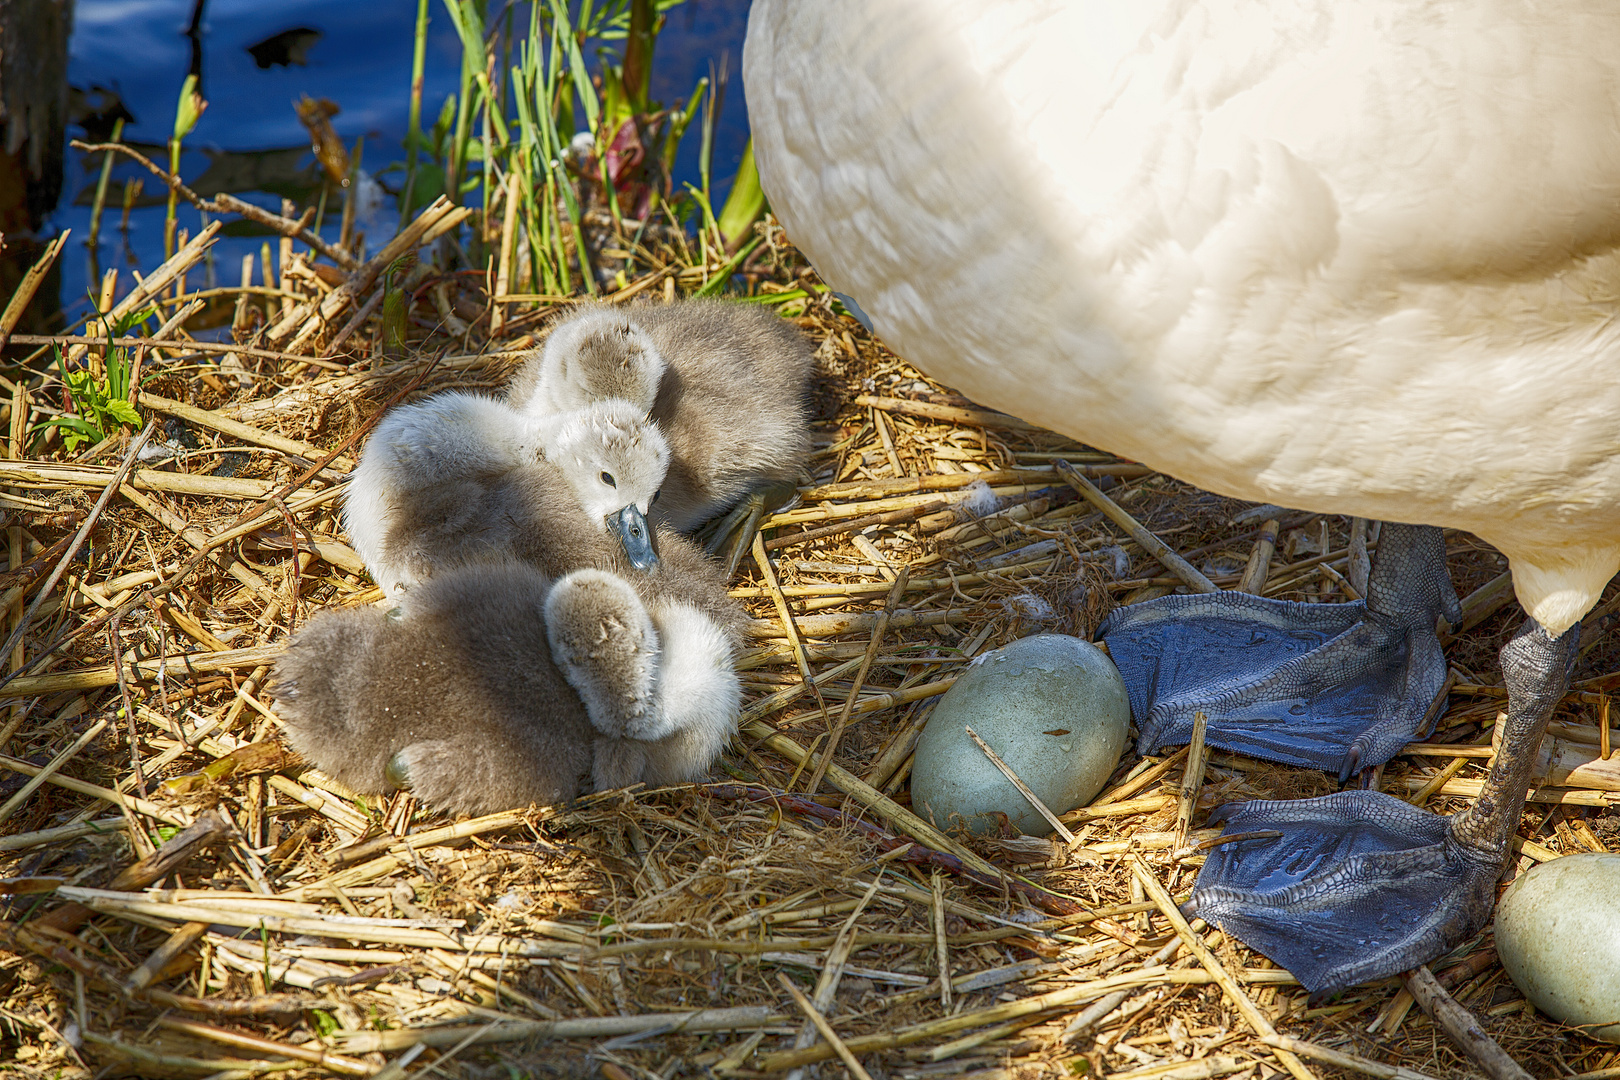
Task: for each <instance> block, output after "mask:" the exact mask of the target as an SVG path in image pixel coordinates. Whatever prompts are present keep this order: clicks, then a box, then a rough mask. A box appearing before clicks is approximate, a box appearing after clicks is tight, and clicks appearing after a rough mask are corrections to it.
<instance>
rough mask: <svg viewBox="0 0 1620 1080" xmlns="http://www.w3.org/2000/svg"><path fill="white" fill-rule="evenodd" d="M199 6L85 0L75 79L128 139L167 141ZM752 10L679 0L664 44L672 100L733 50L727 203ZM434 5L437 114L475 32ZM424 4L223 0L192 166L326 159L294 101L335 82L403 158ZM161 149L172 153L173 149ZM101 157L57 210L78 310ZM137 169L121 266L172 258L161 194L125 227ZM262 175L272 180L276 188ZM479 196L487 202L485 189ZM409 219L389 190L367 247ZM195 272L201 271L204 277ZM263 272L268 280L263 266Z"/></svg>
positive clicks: (265, 198)
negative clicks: (255, 53) (268, 56)
mask: <svg viewBox="0 0 1620 1080" xmlns="http://www.w3.org/2000/svg"><path fill="white" fill-rule="evenodd" d="M191 8H192V4H191V2H190V0H79V2H78V5H77V9H76V13H75V23H74V31H73V38H72V42H71V57H70V63H69V82H70V83H71V85H72V86H74V87H75V88H78V89H80V90H88V89H90V88H91V87H92V86H102V87H107V88H110V89H112V90H115V91H116V92H117V94H118V96H119V98H121V100H122V102H123V104H124V107H125V108H126V109H127V110H128V112H129V113H130V114H132V115H133V117H134V120H133V121H132V122H129V123H127V124H126V126H125V129H124V139H125V141H127V142H135V143H151V144H162V143H163V142H164V141H165V140H166V139H167V138H168V137H169V134H170V132H171V131H172V129H173V125H174V110H175V103H176V101H177V99H178V97H179V93H180V87H181V85H182V84H183V83H184V81H185V78H186V74H187V72H188V70H189V68H190V65H191V59H192V43H191V40H190V39H189V38H188V37H187V36H186V29H187V26H188V24H189V22H190V19H191ZM489 9H490V11H491V13H492V15H491V18H490V23H491V25H494V23H495V19H496V16H495V15H494V13H495V12H498V11H500V10H504V9H503V6H502V5H501V4H500V3H498V2H496V0H492V2H491V3H490V5H489ZM747 14H748V0H688V2H687V3H685V4H683V5H681V6H679V7H676V8H673V9H672V10H670V11H669V12H668V21H667V24H666V27H665V30H664V32H663V34H662V35H661V37H660V38H659V41H658V48H657V53H656V54H655V58H654V68H653V92H652V96H653V98H654V99H655V100H659V101H663V102H665V103H672V102H673V101H675V100H676V99H677V98H679V99H684V98H685V97H686V96H687V95H688V94H690V93H691V91H692V87H693V86H694V85H695V84H696V82H697V80H698V79H699V78H700V77H701V76H703V75H704V74H706V73H707V72H708V71H709V66H710V63H711V62H713V63H715V64H718V63H719V62H720V61H721V58H722V57H724V58H725V59H726V62H727V64H728V66H729V70H730V74H731V79H730V83H729V86H728V88H727V91H726V95H725V101H724V108H723V110H722V113H721V117H720V125H719V130H718V132H717V135H716V144H715V149H714V156H713V184H714V191H715V200H716V203H715V205H716V208H717V209H718V207H719V205H720V203H721V201H722V200H723V199H724V197H725V193H726V192H727V190H729V188H730V184H731V179H732V177H733V176H734V175H735V173H736V169H737V165H738V162H739V160H740V159H741V156H742V151H743V146H744V144H745V143H746V141H747V135H748V133H747V128H748V121H747V111H746V107H745V105H744V101H743V90H742V78H741V73H742V66H741V60H742V40H743V33H744V29H745V26H746V22H747ZM429 17H430V19H431V23H430V28H429V35H428V43H427V58H426V72H425V78H424V83H423V94H422V125H423V127H424V128H429V127H431V126H432V124H433V121H434V119H435V118H436V117H437V116H438V114H439V109H440V107H441V106H442V105H443V103H444V100H445V97H446V96H447V95H449V94H451V93H454V92H455V90H456V86H457V82H458V80H459V78H460V70H461V68H460V65H461V44H460V41H459V39H458V38H457V37H456V33H455V30H454V28H453V27H452V25H451V23H450V19H449V16H448V15H447V14H446V12H445V9H444V6H443V0H432V4H431V6H430V8H429ZM527 19H528V13H527V8H526V7H524V8H522V9H520V10H519V11H517V12H516V14H515V18H514V21H515V25H516V26H517V27H518V28H519V30H520V31H521V28H523V27H524V26H526V25H527ZM415 20H416V3H415V2H414V0H388V2H386V3H362V4H348V5H345V4H334V3H331V2H330V0H321V2H318V0H278V2H276V3H265V2H263V0H210V2H209V3H208V5H207V8H206V10H205V14H204V18H203V21H202V25H201V33H200V35H199V41H200V43H201V58H202V93H203V96H204V97H205V98H206V99H207V101H208V110H207V112H205V113H204V114H203V117H202V119H201V121H200V122H199V123H198V125H197V127H196V129H195V130H194V131H193V132H192V134H191V135H190V136H189V137H188V138H187V139H186V143H185V146H186V153H185V155H184V156H183V158H182V161H181V175H182V177H183V178H184V179H185V180H186V181H187V182H188V183H189V182H192V181H194V180H195V179H196V178H197V177H198V176H200V175H202V174H203V173H204V172H205V171H206V170H208V169H209V167H210V165H215V166H216V173H215V175H219V172H218V171H217V170H218V169H224V170H227V171H229V172H230V173H231V174H232V175H233V176H235V177H237V178H239V179H238V180H237V183H241V184H248V185H254V184H268V185H269V186H271V187H272V188H273V187H275V186H276V184H277V182H278V181H283V180H286V179H287V178H288V176H289V174H293V173H299V172H305V171H307V170H308V168H309V167H310V165H311V163H312V162H313V155H311V154H309V153H308V151H307V147H308V144H309V137H308V134H307V132H306V130H305V128H304V127H303V125H302V124H300V123H299V120H298V117H297V114H296V113H295V112H294V110H293V102H295V101H296V100H298V99H299V97H300V96H302V95H306V94H307V95H309V96H310V97H312V98H321V97H325V98H329V99H331V100H332V101H334V102H336V103H337V104H338V105H339V106H340V107H341V108H342V112H341V113H340V114H339V115H338V116H337V117H336V118H335V119H334V120H333V127H334V128H335V129H336V130H337V132H338V134H339V135H341V136H343V138H344V140H345V142H346V143H347V144H348V145H349V146H351V147H352V146H353V143H354V140H355V139H356V138H357V137H359V136H365V148H364V158H363V162H364V168H365V169H366V171H367V172H368V173H376V172H378V171H379V170H382V169H383V167H384V166H385V165H387V164H388V163H389V162H393V161H400V160H403V157H404V148H403V140H404V138H405V132H406V127H407V122H408V119H409V110H410V80H411V52H412V48H413V44H414V36H415ZM300 26H303V27H310V28H312V29H316V30H319V31H320V32H321V34H322V36H321V38H320V39H319V40H318V41H316V42H315V44H314V45H313V46H312V47H311V48H310V49H309V50H308V53H307V55H306V63H305V64H304V66H287V67H282V66H276V67H271V68H269V69H268V70H265V69H260V68H259V67H258V66H257V65H256V64H255V62H254V58H253V57H252V56H251V55H249V53H248V52H247V46H249V45H252V44H254V43H256V42H259V41H261V40H263V39H265V38H267V37H270V36H271V35H273V34H276V33H278V32H280V31H283V30H287V29H290V28H294V27H300ZM588 58H590V57H588ZM514 62H516V57H515V55H514ZM593 64H594V59H593ZM69 135H70V137H77V138H81V139H83V138H84V137H85V132H84V130H83V129H82V128H80V127H70V128H69ZM699 141H700V131H699V123H698V122H694V123H693V125H692V127H691V128H690V129H689V130H688V132H687V135H686V139H685V141H684V142H683V144H682V147H681V152H680V154H679V156H678V157H677V160H676V175H675V182H676V184H677V186H678V185H679V184H680V183H681V182H682V181H691V182H693V183H696V182H697V179H698V151H699ZM295 147H302V148H305V149H304V151H303V152H302V153H300V154H298V155H296V156H295V155H281V156H279V157H269V156H265V157H242V156H240V155H243V154H245V153H248V152H255V151H269V150H278V149H286V148H295ZM209 152H214V153H215V155H219V153H220V152H226V153H228V154H229V155H230V156H228V157H219V156H215V157H211V156H210V153H209ZM159 163H160V164H163V165H167V161H166V158H165V159H164V160H160V162H159ZM100 168H101V155H99V154H98V155H95V156H94V157H93V158H86V156H85V155H83V154H81V153H80V152H78V151H76V150H70V151H69V155H68V160H67V175H66V178H65V184H64V187H63V197H62V202H61V204H60V205H59V206H58V208H57V210H56V213H55V214H54V215H53V224H54V225H55V226H56V227H57V228H58V229H60V228H71V229H72V230H73V239H72V240H71V241H69V244H68V247H67V249H66V250H65V251H64V252H63V256H62V257H63V263H64V265H63V267H62V302H63V305H64V307H65V308H67V310H68V313H69V317H70V318H73V317H76V316H77V315H79V314H82V313H83V312H84V311H85V309H86V306H87V305H86V302H85V300H84V297H85V291H86V289H87V288H90V287H91V283H92V282H93V281H95V280H97V277H96V276H95V275H94V273H93V271H94V269H95V266H93V264H92V259H91V253H90V251H89V249H88V247H87V246H86V244H85V243H84V241H85V240H86V239H87V238H88V236H89V227H90V206H89V202H90V195H91V194H92V193H93V191H94V188H95V184H96V180H97V177H98V176H99V173H100ZM133 176H146V174H145V173H144V170H141V169H139V167H137V166H133V165H126V164H119V165H117V166H116V167H115V168H114V171H113V184H112V186H111V188H110V189H109V192H108V197H107V205H108V209H107V211H106V212H104V215H103V218H102V225H101V240H100V245H99V251H98V252H97V255H98V256H99V260H98V261H97V263H96V264H95V265H98V266H99V268H100V269H101V270H105V269H106V268H108V267H110V266H119V267H125V268H134V269H138V270H140V271H141V272H143V273H146V272H150V271H151V270H153V269H155V268H156V267H157V266H158V265H159V264H160V263H161V262H162V261H163V221H164V213H165V211H164V207H163V205H161V204H159V205H155V206H147V207H138V208H137V209H135V210H134V211H133V212H132V214H131V215H130V228H129V232H128V234H127V243H126V237H125V235H123V234H121V233H120V231H119V229H118V222H119V217H120V213H121V198H122V190H123V189H122V180H123V179H124V178H125V177H133ZM146 180H147V182H146V188H145V198H146V199H148V200H150V199H152V198H153V196H154V195H161V188H160V185H159V183H158V182H157V180H156V178H155V177H150V176H147V177H146ZM383 181H384V183H385V185H386V186H388V187H390V188H395V189H397V188H398V187H399V186H400V181H399V177H398V174H397V173H396V174H393V175H389V174H385V175H384V176H383ZM229 190H232V191H233V192H235V193H236V194H238V195H243V196H244V197H247V198H249V199H250V200H251V201H254V202H259V203H261V204H262V205H266V206H272V207H274V206H277V205H278V200H277V198H276V197H274V196H270V195H267V194H259V195H253V194H250V192H251V191H253V190H255V189H254V188H252V187H247V188H239V187H238V186H236V184H232V185H231V186H230V187H229ZM257 190H259V191H260V192H262V191H263V188H262V187H260V188H258V189H257ZM467 197H468V199H470V200H472V201H473V202H474V203H475V204H476V200H477V199H478V195H477V194H476V193H471V194H469V195H468V196H467ZM339 210H340V206H339V205H338V204H337V203H336V202H335V200H334V203H333V204H332V205H331V206H330V207H329V210H328V213H327V216H326V219H325V225H324V227H323V229H322V232H323V234H324V235H326V236H327V237H328V238H329V239H331V238H335V237H336V234H337V226H338V215H339ZM179 221H180V227H181V228H187V229H190V230H191V232H192V233H193V234H195V233H196V232H197V231H198V230H199V229H200V227H201V222H200V219H199V215H198V213H197V211H196V210H194V209H192V208H190V207H188V206H186V205H185V204H184V203H183V202H182V204H181V208H180V210H179ZM397 222H398V209H397V205H396V204H395V202H394V201H393V200H392V199H385V200H384V202H383V205H382V207H381V209H380V211H379V213H378V214H377V216H376V218H374V219H373V220H372V221H370V222H367V223H364V224H363V226H362V227H363V228H365V230H366V234H367V239H368V248H369V250H373V251H375V250H376V249H377V247H379V246H380V244H381V242H382V241H384V240H386V238H387V237H388V236H389V235H391V234H392V232H393V230H394V227H395V225H396V224H397ZM262 242H263V238H262V237H229V236H227V237H223V238H222V239H221V240H220V241H219V242H218V243H216V244H215V246H214V249H213V251H214V257H213V260H212V262H213V266H212V267H211V268H210V272H212V273H213V274H215V275H216V277H217V280H218V282H219V284H222V285H223V284H233V285H234V284H237V283H238V282H239V281H240V275H241V270H240V266H241V261H242V256H244V255H249V254H257V253H258V251H259V245H260V244H261V243H262ZM123 279H124V280H123V282H122V283H121V286H120V290H119V291H120V293H122V292H123V291H125V290H127V288H128V287H129V285H130V284H131V282H130V280H129V275H128V273H127V269H126V272H125V273H124V275H123ZM191 281H192V283H193V285H196V284H200V282H199V281H198V280H197V279H196V278H195V277H193V278H192V279H191ZM254 281H255V283H257V284H262V281H261V280H260V279H259V277H258V276H257V274H256V275H255V278H254Z"/></svg>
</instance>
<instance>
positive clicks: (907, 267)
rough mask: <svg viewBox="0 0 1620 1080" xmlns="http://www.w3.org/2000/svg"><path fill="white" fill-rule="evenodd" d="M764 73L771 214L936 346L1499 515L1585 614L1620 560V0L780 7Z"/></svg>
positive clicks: (1244, 468)
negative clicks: (1619, 316)
mask: <svg viewBox="0 0 1620 1080" xmlns="http://www.w3.org/2000/svg"><path fill="white" fill-rule="evenodd" d="M743 63H744V76H745V79H746V80H747V84H748V99H749V117H750V121H751V123H752V127H753V133H754V150H755V155H756V160H757V161H758V163H759V168H760V173H761V178H762V180H763V182H764V186H765V189H766V192H767V195H768V196H769V198H770V201H771V205H772V208H773V209H774V210H775V211H776V213H777V214H778V216H779V217H780V218H781V219H782V222H783V224H784V226H785V227H786V229H787V231H788V234H789V236H790V237H792V238H793V240H794V241H795V242H796V243H798V244H799V245H800V246H801V247H802V248H803V250H804V251H805V252H806V254H807V255H808V256H809V257H810V258H811V260H812V261H813V262H814V263H815V264H816V267H817V268H818V270H820V271H821V273H822V274H823V275H824V276H825V277H826V278H827V279H828V281H829V282H830V283H831V284H832V285H833V287H835V288H837V289H840V290H841V291H844V292H847V293H849V294H851V295H852V296H854V297H855V298H856V299H857V300H858V301H859V302H860V304H861V306H862V307H863V308H864V309H865V310H866V312H867V313H868V314H869V315H870V316H871V318H872V320H873V322H874V325H875V327H876V329H877V331H878V332H879V333H880V334H881V335H882V336H883V337H884V338H885V339H886V340H887V341H888V342H889V343H890V344H892V345H893V346H894V347H895V348H896V349H897V350H898V351H899V352H901V353H902V354H903V355H905V356H906V357H908V358H909V359H911V360H912V361H913V362H915V363H918V364H919V365H920V366H922V367H923V368H924V369H925V370H927V371H928V372H929V373H930V374H932V375H934V376H936V377H938V378H940V379H941V380H943V381H945V382H947V383H950V384H952V385H955V386H957V387H959V388H960V389H962V390H963V391H964V392H966V393H968V394H970V395H971V396H973V397H975V398H977V399H978V400H981V401H983V402H984V403H986V404H988V405H993V406H996V407H998V408H1002V409H1006V410H1008V411H1011V412H1014V413H1017V414H1018V415H1021V416H1024V417H1026V418H1028V419H1030V420H1033V421H1036V422H1038V423H1042V424H1045V425H1047V426H1049V427H1052V428H1054V429H1057V430H1060V431H1065V432H1068V433H1070V434H1072V435H1074V436H1077V437H1079V438H1082V439H1084V440H1086V441H1087V442H1091V443H1094V444H1096V445H1100V446H1103V447H1106V448H1108V449H1111V450H1114V451H1116V452H1119V453H1122V454H1126V455H1129V456H1131V457H1134V458H1137V459H1139V460H1142V461H1144V462H1147V463H1149V464H1151V465H1153V466H1154V467H1156V468H1159V469H1162V470H1164V471H1166V472H1168V473H1171V474H1173V475H1176V476H1179V477H1182V478H1184V479H1186V480H1189V481H1192V482H1194V483H1197V484H1200V485H1202V486H1204V487H1207V488H1210V489H1212V490H1216V491H1221V492H1226V493H1228V494H1232V495H1237V496H1240V497H1244V498H1250V499H1255V500H1259V501H1269V502H1280V503H1285V504H1287V505H1290V506H1298V507H1302V508H1305V509H1313V510H1320V511H1327V512H1340V513H1350V514H1356V515H1360V516H1365V517H1380V518H1387V519H1391V520H1397V521H1409V522H1419V523H1425V524H1436V525H1446V526H1452V527H1456V528H1461V529H1466V530H1468V531H1470V532H1473V533H1476V534H1478V535H1479V536H1481V537H1483V538H1484V539H1486V540H1487V541H1489V542H1491V543H1492V544H1494V545H1496V546H1497V547H1498V548H1499V549H1501V550H1502V551H1503V552H1504V553H1506V554H1507V555H1508V556H1509V558H1510V559H1511V560H1512V564H1513V569H1514V582H1515V587H1516V589H1517V591H1518V593H1519V597H1520V599H1521V601H1522V602H1523V603H1524V606H1525V608H1526V610H1527V611H1529V612H1530V613H1531V614H1532V615H1533V616H1535V617H1536V619H1537V620H1538V621H1540V622H1541V623H1542V625H1543V626H1544V627H1545V628H1546V629H1547V630H1548V631H1549V632H1550V633H1552V634H1554V635H1557V634H1559V633H1561V632H1562V631H1563V630H1564V629H1565V628H1567V627H1568V626H1570V625H1572V624H1573V623H1574V622H1575V621H1576V620H1577V619H1578V618H1579V617H1580V616H1581V614H1582V613H1583V612H1584V611H1585V610H1587V609H1588V608H1589V607H1590V606H1591V605H1592V603H1593V602H1595V600H1596V598H1597V596H1598V595H1599V593H1600V592H1601V590H1602V588H1603V585H1604V583H1605V582H1607V581H1608V580H1609V578H1610V577H1611V576H1613V574H1614V572H1615V571H1616V569H1617V568H1620V321H1617V320H1616V315H1617V314H1620V248H1617V245H1620V7H1617V6H1615V5H1614V4H1612V3H1609V2H1607V0H1558V2H1550V3H1549V2H1542V3H1531V2H1529V0H1479V2H1476V3H1470V4H1455V3H1449V2H1447V3H1442V2H1439V0H1363V2H1360V3H1355V4H1344V3H1338V2H1336V0H1292V2H1287V0H1272V2H1268V3H1264V4H1261V3H1251V2H1240V0H1225V2H1223V0H1165V2H1157V3H1152V2H1148V0H1118V2H1111V3H1100V2H1092V3H1072V2H1066V0H1048V2H1045V3H1039V2H1031V0H883V2H873V0H817V2H816V3H813V4H803V3H793V2H791V0H756V2H755V5H754V8H753V13H752V16H751V19H750V24H749V34H748V42H747V46H746V49H745V51H744V59H743ZM919 283H923V284H922V286H921V287H919Z"/></svg>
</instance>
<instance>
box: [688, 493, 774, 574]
mask: <svg viewBox="0 0 1620 1080" xmlns="http://www.w3.org/2000/svg"><path fill="white" fill-rule="evenodd" d="M798 499H799V489H798V485H797V484H794V483H792V482H790V481H786V480H778V481H771V482H767V483H763V484H761V485H760V486H759V487H756V488H755V489H754V490H752V491H750V492H749V493H748V494H747V495H744V496H743V497H742V498H741V499H739V500H738V501H737V502H736V503H735V504H734V505H733V506H732V508H731V509H730V510H727V511H726V512H725V513H724V514H721V515H720V516H719V517H717V518H714V519H712V520H710V521H708V522H706V523H704V525H703V526H702V527H701V528H700V529H698V531H697V539H698V540H699V541H701V542H702V544H703V548H704V550H705V551H707V552H708V553H709V554H710V555H719V556H720V558H721V561H722V563H723V564H724V565H725V568H726V570H725V579H726V580H727V581H730V580H731V579H732V578H733V577H735V576H736V575H737V567H738V566H739V565H741V563H742V560H743V558H744V556H746V555H747V554H748V551H749V549H750V548H751V547H753V545H754V534H755V533H757V532H759V523H760V522H762V521H764V520H765V519H766V518H767V517H768V516H770V515H771V514H775V513H780V512H781V511H783V510H787V509H790V508H791V507H792V506H793V505H794V504H795V503H797V502H798ZM722 552H723V553H724V554H722Z"/></svg>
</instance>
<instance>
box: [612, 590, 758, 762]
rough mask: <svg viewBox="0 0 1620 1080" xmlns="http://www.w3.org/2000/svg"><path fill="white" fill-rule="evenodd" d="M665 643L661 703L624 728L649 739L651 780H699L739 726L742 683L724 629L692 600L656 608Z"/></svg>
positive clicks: (660, 671) (660, 668)
mask: <svg viewBox="0 0 1620 1080" xmlns="http://www.w3.org/2000/svg"><path fill="white" fill-rule="evenodd" d="M653 621H654V622H655V623H657V626H658V637H659V641H660V642H662V644H663V651H662V655H661V656H660V657H659V666H658V689H657V708H656V709H655V710H649V711H648V713H647V714H646V715H645V716H644V717H643V722H641V723H639V724H633V725H629V726H627V727H626V734H627V735H631V736H633V737H634V738H637V739H641V740H644V741H645V742H647V743H648V748H647V772H646V780H647V782H648V783H652V784H658V783H680V782H683V781H687V780H695V779H697V778H698V777H701V776H702V775H703V774H704V773H706V772H707V771H708V768H709V766H710V765H711V764H713V762H714V759H715V758H716V757H718V756H719V754H720V752H721V751H722V750H724V749H725V747H726V743H727V742H729V741H730V739H731V737H732V735H734V734H736V731H737V716H738V713H739V712H740V710H741V707H742V686H741V684H740V683H739V682H738V679H737V670H736V667H735V666H734V661H733V658H732V655H731V643H730V641H729V640H728V639H727V637H726V635H725V633H724V632H723V631H722V630H721V629H720V627H718V626H716V625H715V623H714V621H713V620H712V619H710V618H709V617H708V616H707V615H705V614H703V612H701V611H699V610H698V609H697V608H695V607H692V606H691V605H689V604H681V603H667V604H662V605H660V606H659V607H657V608H655V609H654V610H653Z"/></svg>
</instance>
